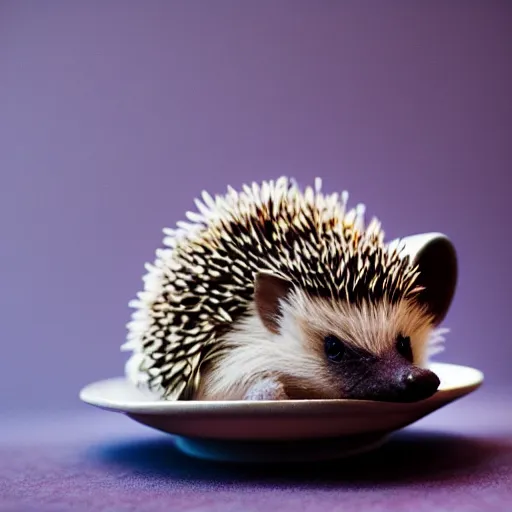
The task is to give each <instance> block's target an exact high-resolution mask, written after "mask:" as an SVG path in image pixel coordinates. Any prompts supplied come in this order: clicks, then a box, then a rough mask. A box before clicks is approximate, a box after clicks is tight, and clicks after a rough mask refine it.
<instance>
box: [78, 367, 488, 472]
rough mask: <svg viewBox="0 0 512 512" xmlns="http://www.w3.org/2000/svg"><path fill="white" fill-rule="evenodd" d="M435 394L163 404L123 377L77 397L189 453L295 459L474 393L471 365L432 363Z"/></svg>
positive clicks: (477, 377) (330, 450)
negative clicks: (402, 398)
mask: <svg viewBox="0 0 512 512" xmlns="http://www.w3.org/2000/svg"><path fill="white" fill-rule="evenodd" d="M430 369H431V370H432V371H433V372H435V373H436V374H437V375H438V377H439V379H440V381H441V384H440V386H439V389H438V391H437V392H436V393H435V394H434V395H433V396H431V397H430V398H427V399H426V400H422V401H419V402H414V403H406V404H404V403H394V402H376V401H367V400H285V401H173V402H171V401H163V400H155V398H154V397H152V396H150V395H149V394H147V393H146V392H144V391H143V390H140V389H137V388H136V387H135V386H134V385H132V384H131V383H130V382H128V381H127V380H126V379H125V378H124V377H118V378H112V379H107V380H102V381H98V382H94V383H92V384H89V385H88V386H86V387H84V388H83V389H82V390H81V392H80V398H81V400H83V401H84V402H86V403H88V404H90V405H93V406H96V407H100V408H102V409H105V410H108V411H113V412H118V413H123V414H126V415H127V416H128V417H130V418H131V419H133V420H135V421H137V422H139V423H141V424H144V425H146V426H149V427H152V428H154V429H157V430H160V431H163V432H166V433H169V434H173V435H174V436H176V446H177V447H178V448H179V449H180V450H181V451H183V452H185V453H187V454H188V455H191V456H193V457H199V458H202V459H210V460H216V461H232V462H292V461H312V460H325V459H332V458H341V457H346V456H349V455H353V454H356V453H361V452H363V451H368V450H370V449H373V448H375V447H377V446H379V445H381V444H382V443H383V442H385V441H386V439H387V437H388V436H389V435H390V434H391V433H393V432H394V431H396V430H399V429H401V428H403V427H406V426H408V425H410V424H412V423H414V422H416V421H418V420H419V419H421V418H423V417H425V416H426V415H428V414H430V413H432V412H434V411H435V410H437V409H439V408H441V407H443V406H445V405H447V404H449V403H450V402H453V401H454V400H456V399H458V398H461V397H463V396H465V395H467V394H469V393H471V392H472V391H475V390H476V389H477V388H478V387H479V386H480V385H481V384H482V382H483V374H482V373H481V372H480V371H479V370H477V369H474V368H470V367H467V366H459V365H454V364H447V363H432V364H431V365H430Z"/></svg>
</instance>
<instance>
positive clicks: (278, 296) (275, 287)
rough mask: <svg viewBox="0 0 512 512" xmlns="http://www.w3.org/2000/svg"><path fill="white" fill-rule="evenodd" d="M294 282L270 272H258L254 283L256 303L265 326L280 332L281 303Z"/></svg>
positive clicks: (273, 331) (271, 330)
mask: <svg viewBox="0 0 512 512" xmlns="http://www.w3.org/2000/svg"><path fill="white" fill-rule="evenodd" d="M291 289H292V283H291V282H290V281H288V280H286V279H283V278H281V277H279V276H276V275H275V274H272V273H270V272H258V273H257V274H256V277H255V284H254V303H255V305H256V310H257V311H258V314H259V315H260V318H261V320H262V322H263V324H264V325H265V327H266V328H267V329H268V330H269V331H270V332H272V333H274V334H278V333H279V316H280V310H279V303H280V301H281V300H284V299H286V297H287V295H288V294H289V293H290V290H291Z"/></svg>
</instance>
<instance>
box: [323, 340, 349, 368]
mask: <svg viewBox="0 0 512 512" xmlns="http://www.w3.org/2000/svg"><path fill="white" fill-rule="evenodd" d="M324 347H325V355H326V356H327V358H328V359H330V360H331V361H335V362H337V363H338V362H340V361H341V360H342V359H343V355H344V354H345V344H344V343H343V342H342V341H341V340H340V339H338V338H337V337H336V336H332V335H329V336H326V337H325V338H324Z"/></svg>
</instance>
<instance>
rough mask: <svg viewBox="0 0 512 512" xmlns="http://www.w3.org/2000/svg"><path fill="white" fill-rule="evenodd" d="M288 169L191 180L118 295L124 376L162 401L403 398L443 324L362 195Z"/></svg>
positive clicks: (417, 385)
mask: <svg viewBox="0 0 512 512" xmlns="http://www.w3.org/2000/svg"><path fill="white" fill-rule="evenodd" d="M321 185H322V184H321V180H320V179H319V178H317V179H316V180H315V183H314V186H309V187H306V188H305V189H304V190H302V189H301V188H300V187H299V186H298V184H297V183H296V182H295V181H294V180H291V179H288V178H286V177H281V178H279V179H277V180H275V181H264V182H262V183H260V184H257V183H253V184H252V185H251V186H249V185H245V186H243V187H241V189H240V190H235V189H233V188H231V187H228V189H227V192H226V193H225V194H224V195H217V196H216V197H214V198H212V197H211V196H210V195H209V194H208V193H207V192H203V194H202V200H199V199H197V200H196V201H195V203H196V206H197V212H188V213H187V215H186V217H187V218H188V221H187V222H182V221H180V222H178V223H177V227H176V229H168V228H166V229H164V234H165V238H164V240H163V244H164V248H161V249H157V251H156V259H155V261H154V263H152V264H146V270H147V273H146V275H145V276H144V278H143V279H144V289H143V291H141V292H139V293H138V295H137V298H136V299H135V300H133V301H131V303H130V306H131V307H132V308H134V309H135V311H134V313H133V315H132V320H131V322H130V323H128V326H127V328H128V335H127V340H126V342H125V344H124V345H123V346H122V349H123V350H125V351H130V352H131V355H130V357H129V359H128V362H127V363H126V369H125V371H126V375H127V377H128V379H129V380H130V381H132V382H133V383H134V384H136V385H137V386H139V387H141V388H144V389H146V390H148V391H150V392H151V393H154V394H155V395H156V396H158V397H159V398H160V399H163V400H286V399H336V398H349V399H366V400H384V401H397V402H412V401H417V400H421V399H425V398H428V397H429V396H431V395H433V394H434V393H435V392H436V391H437V389H438V387H439V384H440V382H439V379H438V377H437V376H436V375H435V374H434V373H433V372H431V371H430V370H429V369H427V368H426V364H427V362H428V358H429V357H430V355H431V354H432V353H433V352H434V351H435V350H439V347H441V346H442V341H443V340H444V338H443V335H444V333H445V332H446V329H439V328H438V327H437V323H436V321H435V320H436V319H435V316H434V315H433V314H432V312H431V311H430V310H429V308H428V307H427V305H425V303H424V302H423V301H422V300H420V298H421V292H422V290H424V286H422V283H421V279H420V278H421V271H420V269H419V268H418V267H417V265H415V264H414V262H412V261H411V259H410V258H409V257H408V256H403V255H402V254H401V249H400V244H399V243H394V244H389V243H386V242H385V240H384V232H383V230H382V228H381V225H380V222H379V220H378V219H377V218H373V219H372V220H371V221H370V222H369V223H368V225H366V223H365V218H364V217H365V207H364V205H362V204H358V205H357V206H356V207H355V208H351V209H349V207H348V194H347V192H343V193H342V194H336V193H333V194H325V193H323V192H322V188H321Z"/></svg>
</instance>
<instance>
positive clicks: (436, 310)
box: [400, 233, 458, 326]
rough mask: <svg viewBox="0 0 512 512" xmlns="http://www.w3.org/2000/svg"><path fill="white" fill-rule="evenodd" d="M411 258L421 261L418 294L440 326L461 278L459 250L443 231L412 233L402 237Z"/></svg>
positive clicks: (419, 264)
mask: <svg viewBox="0 0 512 512" xmlns="http://www.w3.org/2000/svg"><path fill="white" fill-rule="evenodd" d="M400 242H401V244H402V245H403V247H404V249H403V252H402V253H401V254H402V255H403V256H405V255H408V256H409V257H410V259H411V262H413V263H414V264H416V265H418V268H419V272H420V275H419V277H418V281H417V284H418V285H419V286H422V287H423V288H424V290H423V291H421V292H420V294H419V299H420V301H421V302H422V303H423V304H425V305H426V306H427V307H428V309H429V311H430V312H431V314H432V315H434V324H435V325H436V326H438V325H439V324H440V323H441V322H442V321H443V320H444V318H445V316H446V314H447V313H448V310H449V308H450V306H451V303H452V300H453V296H454V294H455V288H456V286H457V278H458V262H457V253H456V251H455V247H454V246H453V244H452V242H451V241H450V239H449V238H448V237H447V236H446V235H443V234H442V233H425V234H420V235H413V236H409V237H406V238H402V239H401V240H400Z"/></svg>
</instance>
